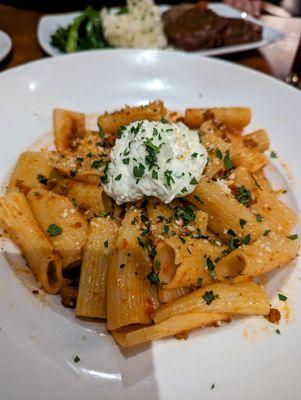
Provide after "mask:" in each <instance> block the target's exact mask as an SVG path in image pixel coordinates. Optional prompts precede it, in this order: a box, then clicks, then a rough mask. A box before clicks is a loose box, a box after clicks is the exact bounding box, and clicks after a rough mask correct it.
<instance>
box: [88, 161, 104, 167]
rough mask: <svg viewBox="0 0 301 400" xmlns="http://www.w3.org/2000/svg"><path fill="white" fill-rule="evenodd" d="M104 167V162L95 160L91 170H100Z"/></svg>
mask: <svg viewBox="0 0 301 400" xmlns="http://www.w3.org/2000/svg"><path fill="white" fill-rule="evenodd" d="M103 165H104V162H103V161H102V160H94V161H93V162H92V164H91V168H94V169H98V168H100V167H101V166H103Z"/></svg>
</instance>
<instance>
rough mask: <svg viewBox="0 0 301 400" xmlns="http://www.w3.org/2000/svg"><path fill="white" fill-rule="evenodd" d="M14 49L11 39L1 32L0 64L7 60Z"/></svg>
mask: <svg viewBox="0 0 301 400" xmlns="http://www.w3.org/2000/svg"><path fill="white" fill-rule="evenodd" d="M11 48H12V41H11V38H10V37H9V36H8V34H7V33H5V32H3V31H1V30H0V62H1V61H2V60H4V59H5V57H6V56H7V55H8V53H9V52H10V50H11Z"/></svg>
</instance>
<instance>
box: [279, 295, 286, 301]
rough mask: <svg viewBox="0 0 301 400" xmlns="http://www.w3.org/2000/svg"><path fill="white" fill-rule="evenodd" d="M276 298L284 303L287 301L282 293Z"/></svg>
mask: <svg viewBox="0 0 301 400" xmlns="http://www.w3.org/2000/svg"><path fill="white" fill-rule="evenodd" d="M278 297H279V300H280V301H286V300H287V297H286V296H285V295H284V294H282V293H278Z"/></svg>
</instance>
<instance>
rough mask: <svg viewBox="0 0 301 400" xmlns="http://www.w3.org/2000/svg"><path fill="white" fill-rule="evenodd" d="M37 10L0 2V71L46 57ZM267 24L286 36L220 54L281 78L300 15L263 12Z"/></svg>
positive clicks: (300, 30)
mask: <svg viewBox="0 0 301 400" xmlns="http://www.w3.org/2000/svg"><path fill="white" fill-rule="evenodd" d="M41 16H42V14H41V13H39V12H35V11H28V10H22V9H18V8H14V7H10V6H5V5H1V4H0V29H2V30H4V31H6V32H7V33H8V34H9V35H10V36H11V38H12V41H13V51H12V53H11V54H10V56H9V57H8V58H7V59H6V60H5V61H4V62H2V64H0V71H1V70H5V69H7V68H11V67H13V66H16V65H20V64H22V63H25V62H28V61H32V60H37V59H39V58H44V57H47V56H46V55H45V54H44V53H43V51H42V50H41V49H40V47H39V44H38V41H37V35H36V31H37V24H38V21H39V18H40V17H41ZM262 19H263V20H264V21H265V22H266V24H268V25H269V26H271V27H274V28H276V29H278V30H279V31H281V32H283V33H284V34H285V35H286V38H285V39H284V40H282V41H280V42H278V43H275V44H272V45H269V46H266V47H263V48H261V49H260V50H254V51H246V52H243V53H236V54H232V55H228V56H225V57H223V58H225V59H227V60H230V61H234V62H237V63H238V64H242V65H245V66H248V67H250V68H254V69H256V70H259V71H262V72H264V73H266V74H269V75H272V76H275V77H277V78H280V79H285V77H286V76H287V74H288V73H289V70H290V68H291V65H292V62H293V58H294V54H295V52H296V49H297V46H298V41H299V37H300V33H301V18H278V17H270V16H263V17H262Z"/></svg>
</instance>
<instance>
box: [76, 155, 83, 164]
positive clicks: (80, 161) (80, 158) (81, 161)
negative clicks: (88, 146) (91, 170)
mask: <svg viewBox="0 0 301 400" xmlns="http://www.w3.org/2000/svg"><path fill="white" fill-rule="evenodd" d="M75 161H76V162H78V163H79V164H81V163H83V162H84V159H83V157H76V159H75Z"/></svg>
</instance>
